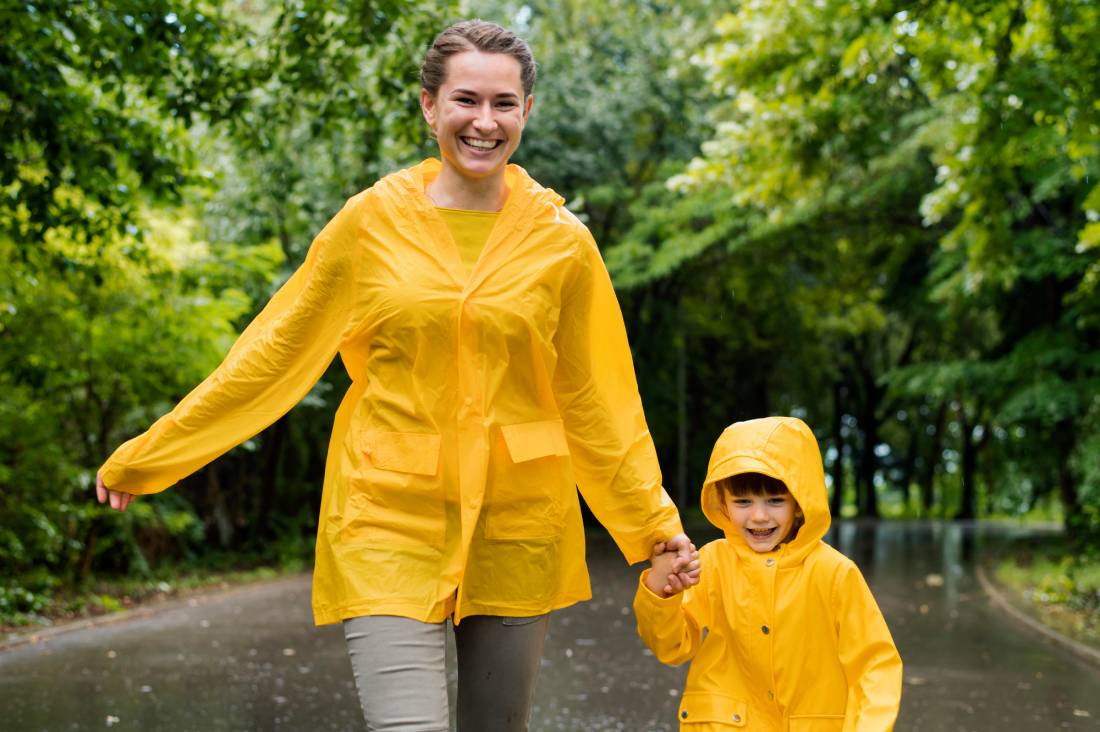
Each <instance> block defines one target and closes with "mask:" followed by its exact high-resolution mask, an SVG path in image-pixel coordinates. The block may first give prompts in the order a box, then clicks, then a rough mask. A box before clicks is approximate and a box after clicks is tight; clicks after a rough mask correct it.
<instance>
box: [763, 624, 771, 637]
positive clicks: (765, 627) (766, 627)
mask: <svg viewBox="0 0 1100 732" xmlns="http://www.w3.org/2000/svg"><path fill="white" fill-rule="evenodd" d="M760 631H761V632H762V633H763V634H764V635H767V634H768V633H770V632H772V630H771V628H769V627H768V626H766V625H765V626H763V627H761V628H760Z"/></svg>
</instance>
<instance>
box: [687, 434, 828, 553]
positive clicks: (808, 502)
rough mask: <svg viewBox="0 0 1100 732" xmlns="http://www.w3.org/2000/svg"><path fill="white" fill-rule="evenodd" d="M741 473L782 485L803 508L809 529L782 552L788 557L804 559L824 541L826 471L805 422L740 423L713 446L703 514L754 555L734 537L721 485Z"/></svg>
mask: <svg viewBox="0 0 1100 732" xmlns="http://www.w3.org/2000/svg"><path fill="white" fill-rule="evenodd" d="M741 473H763V474H764V475H770V476H771V477H773V478H775V479H777V480H781V481H783V483H784V484H785V485H786V486H787V490H789V491H790V492H791V495H792V496H794V499H795V500H796V501H797V502H798V505H799V507H800V508H801V509H802V513H803V515H804V516H805V524H803V526H802V528H801V529H799V531H798V535H797V536H796V537H795V539H794V541H792V542H790V544H789V545H788V547H787V548H785V549H784V550H783V552H784V555H785V556H800V555H802V554H804V553H805V552H806V551H808V550H809V549H810V548H811V547H813V546H814V545H815V544H817V542H818V541H820V540H821V538H822V537H824V536H825V532H826V531H828V530H829V522H830V518H829V494H828V491H827V489H826V488H825V470H824V467H823V466H822V463H821V451H820V450H819V449H818V446H817V439H816V438H815V437H814V433H813V432H812V431H811V430H810V428H809V427H807V426H806V423H805V422H803V421H802V420H800V419H798V418H797V417H765V418H764V419H752V420H748V421H746V422H736V423H734V424H731V425H730V426H729V427H727V428H726V429H725V430H723V432H722V435H721V437H719V438H718V442H717V443H715V445H714V451H713V452H712V453H711V455H710V465H709V466H708V467H707V479H706V482H704V483H703V495H702V504H703V513H704V514H705V515H706V517H707V519H709V520H710V522H711V523H712V524H714V525H715V526H717V527H718V528H720V529H722V531H724V532H726V538H727V539H729V540H730V541H731V542H733V543H734V544H735V545H737V546H739V547H742V546H743V547H744V549H745V550H747V551H751V550H750V549H749V548H748V547H747V546H745V545H744V540H742V539H741V538H740V536H735V532H734V528H733V524H732V523H731V522H730V519H729V517H728V516H727V515H726V512H725V508H724V505H723V501H722V496H721V492H720V491H719V489H718V486H717V485H716V483H717V482H718V481H720V480H722V479H724V478H729V477H730V476H733V475H739V474H741Z"/></svg>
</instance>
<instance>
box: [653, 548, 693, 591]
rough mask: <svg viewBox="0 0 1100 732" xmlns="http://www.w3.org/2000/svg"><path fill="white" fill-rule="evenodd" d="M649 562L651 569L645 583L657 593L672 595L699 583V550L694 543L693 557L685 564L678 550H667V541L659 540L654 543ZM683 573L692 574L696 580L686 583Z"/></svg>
mask: <svg viewBox="0 0 1100 732" xmlns="http://www.w3.org/2000/svg"><path fill="white" fill-rule="evenodd" d="M649 564H650V570H649V572H648V573H647V574H646V576H645V584H646V587H648V588H649V589H650V591H651V592H653V594H655V595H660V596H661V597H672V596H673V595H676V594H678V593H680V592H683V591H684V590H686V589H687V588H688V586H689V585H693V584H698V581H699V580H698V577H699V552H698V551H696V549H695V545H694V544H692V545H691V558H690V559H689V560H688V561H687V563H686V564H685V563H684V560H683V558H682V557H680V555H679V553H678V552H676V551H667V550H666V546H665V542H663V541H659V542H657V543H656V544H654V545H653V553H652V554H651V555H650V557H649ZM681 574H683V575H691V576H692V578H694V579H695V581H694V582H689V583H685V582H683V581H682V580H681Z"/></svg>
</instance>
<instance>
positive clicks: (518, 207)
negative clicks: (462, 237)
mask: <svg viewBox="0 0 1100 732" xmlns="http://www.w3.org/2000/svg"><path fill="white" fill-rule="evenodd" d="M442 169H443V164H442V163H441V162H440V161H439V160H438V159H436V158H428V159H426V160H424V161H423V162H421V163H419V164H418V165H414V166H413V167H411V168H406V169H405V170H401V171H398V172H397V173H393V174H392V175H390V176H387V178H386V179H385V180H386V181H387V182H388V183H389V184H390V185H389V186H386V187H385V189H388V191H389V192H390V193H391V194H393V196H394V197H395V198H396V199H397V200H395V201H394V202H395V203H397V204H398V205H399V206H402V207H404V208H406V209H407V211H408V212H409V213H411V214H413V218H414V219H415V220H416V221H417V222H418V223H419V224H420V225H421V226H422V228H423V230H422V233H423V234H424V235H426V236H427V237H428V238H429V239H430V240H434V241H437V242H444V243H446V245H448V246H449V247H450V248H452V249H453V250H454V251H453V252H452V254H453V256H450V257H448V258H447V260H448V261H447V265H448V271H449V273H450V274H451V277H452V278H453V279H454V280H455V282H456V283H457V284H459V285H460V286H463V288H464V289H465V290H467V291H472V290H473V289H475V288H476V287H477V286H478V285H480V284H481V283H482V282H483V281H484V279H485V277H486V276H487V275H488V273H489V272H491V271H492V269H494V265H493V263H494V262H496V263H499V262H500V261H501V258H503V257H506V256H507V254H508V253H509V252H510V251H511V250H512V249H513V248H514V247H515V246H516V245H517V244H518V243H519V242H521V241H522V240H523V238H524V237H525V236H526V235H527V233H528V232H529V231H530V230H531V229H532V227H533V226H534V225H535V223H536V222H537V221H542V220H545V221H549V222H552V223H564V221H565V219H564V217H563V215H562V212H561V207H562V205H563V204H564V203H565V199H564V198H562V197H561V196H559V195H558V194H557V193H555V192H554V191H553V190H551V189H549V188H544V187H543V186H541V185H539V183H538V182H536V181H535V179H534V178H532V177H531V176H530V175H528V174H527V171H526V170H524V169H523V168H521V167H520V166H518V165H515V164H514V163H510V164H509V165H508V166H507V167H506V168H505V170H504V183H505V185H506V186H508V198H507V199H506V200H505V202H504V207H503V208H502V209H501V211H500V217H499V218H498V219H497V223H496V225H495V226H494V227H493V231H492V233H491V234H490V235H489V239H488V241H486V242H485V248H484V251H483V253H482V256H481V257H480V258H479V259H478V263H477V265H476V266H475V267H474V269H473V270H472V271H471V272H470V273H469V274H467V273H466V270H465V267H464V266H463V264H462V261H461V257H460V256H459V254H458V249H457V246H456V245H455V244H454V241H453V239H452V237H451V235H450V232H449V230H448V229H447V225H446V224H445V223H444V221H443V219H442V217H441V216H440V215H439V212H438V211H436V207H435V204H434V203H432V200H431V199H430V198H428V194H427V187H428V184H429V183H431V181H432V180H434V179H435V177H436V176H438V175H439V172H440V171H441V170H442Z"/></svg>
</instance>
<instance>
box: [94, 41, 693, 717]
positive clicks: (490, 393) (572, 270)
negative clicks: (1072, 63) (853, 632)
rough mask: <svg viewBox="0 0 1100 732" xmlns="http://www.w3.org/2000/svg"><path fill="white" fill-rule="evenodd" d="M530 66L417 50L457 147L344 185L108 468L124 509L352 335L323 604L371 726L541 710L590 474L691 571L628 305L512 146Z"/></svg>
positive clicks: (643, 546) (502, 51)
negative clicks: (241, 320) (301, 257)
mask: <svg viewBox="0 0 1100 732" xmlns="http://www.w3.org/2000/svg"><path fill="white" fill-rule="evenodd" d="M534 80H535V64H534V60H533V58H532V57H531V52H530V50H529V49H528V47H527V45H526V44H525V43H524V42H523V41H522V40H520V39H519V38H517V37H516V36H514V35H513V34H512V33H510V32H508V31H506V30H504V29H503V28H501V27H500V26H497V25H495V24H492V23H485V22H481V21H470V22H464V23H459V24H457V25H455V26H452V27H451V28H448V29H447V30H445V31H444V32H443V33H441V34H440V35H439V37H438V38H436V40H435V42H434V44H433V45H432V47H431V49H430V50H429V52H428V54H427V57H426V59H425V61H424V65H423V67H422V69H421V81H422V84H423V89H422V91H421V95H420V97H421V99H420V101H421V107H422V110H423V113H424V118H425V120H426V121H427V123H428V125H429V126H430V127H431V130H432V132H433V134H434V137H435V138H436V140H437V141H438V144H439V149H440V153H441V157H442V161H437V160H427V161H424V162H423V163H421V164H419V165H417V166H415V167H413V168H409V169H407V170H403V171H400V172H398V173H394V174H392V175H389V176H387V177H385V178H384V179H382V180H381V181H379V182H378V183H377V184H375V185H374V186H372V187H371V188H370V189H368V190H366V191H363V192H362V193H360V194H358V195H356V196H354V197H353V198H351V199H350V200H349V201H348V202H347V204H346V205H345V206H344V208H343V209H342V210H341V211H340V212H339V213H338V214H337V215H336V217H335V218H333V220H332V221H330V222H329V224H328V225H327V226H326V227H325V228H324V229H323V230H322V231H321V233H320V234H319V235H318V236H317V238H316V239H315V240H314V242H313V245H312V246H311V248H310V251H309V254H308V256H307V257H306V261H305V263H304V264H303V265H302V267H301V268H300V269H299V270H298V271H297V272H296V273H295V274H294V276H293V277H292V278H291V279H290V280H289V281H288V282H287V283H286V284H285V285H284V286H283V287H282V288H281V289H280V290H279V291H278V292H277V293H276V294H275V296H274V297H273V298H272V300H271V302H270V303H269V304H268V305H267V306H266V307H265V308H264V310H263V311H262V312H261V313H260V314H259V316H257V318H256V319H255V321H253V322H252V323H251V324H250V325H249V326H248V328H247V329H245V331H244V333H243V334H242V335H241V337H240V339H239V340H238V341H237V343H236V344H235V345H234V346H233V348H232V350H230V352H229V354H228V356H227V357H226V359H225V361H224V362H223V363H222V364H221V365H220V366H219V367H218V369H217V370H216V371H215V372H214V373H213V374H212V375H211V376H210V377H209V378H208V379H207V380H206V381H204V382H203V383H202V384H201V385H199V387H198V388H196V389H195V391H193V392H192V393H191V394H189V395H188V396H187V397H186V398H185V399H184V400H183V401H182V402H181V403H180V404H179V405H178V406H177V407H176V408H175V409H174V410H173V411H172V412H171V413H170V414H168V415H166V416H164V417H162V418H161V419H160V420H158V421H157V423H156V424H154V425H153V427H152V428H151V429H150V430H149V431H148V432H146V433H145V434H143V435H141V436H139V437H137V438H135V439H133V440H131V441H129V442H127V443H126V444H124V445H123V446H122V447H120V448H119V449H118V450H117V451H116V452H115V454H114V455H113V456H112V457H111V458H110V460H108V461H107V463H106V464H105V465H104V466H103V468H102V470H101V473H100V475H99V480H97V491H98V495H99V500H100V501H101V502H103V501H105V500H107V501H110V503H111V506H112V507H114V508H119V509H123V510H124V509H125V508H126V505H127V504H128V503H129V502H130V501H131V500H132V499H133V495H134V494H141V493H152V492H156V491H160V490H163V489H164V488H166V487H167V486H169V485H171V484H172V483H174V482H175V481H177V480H179V479H180V478H182V477H183V476H185V475H187V474H188V473H190V472H192V471H194V470H196V469H197V468H199V467H200V466H202V465H204V464H205V463H207V462H209V461H210V460H213V459H214V458H215V457H217V456H218V455H219V454H221V453H223V452H224V451H226V450H228V449H229V448H230V447H232V446H233V445H236V444H238V443H240V442H242V441H243V440H246V439H248V438H249V437H251V436H252V435H253V434H255V433H257V432H258V431H260V430H261V429H263V428H264V427H266V426H267V425H269V424H270V423H272V422H273V421H275V420H276V419H278V418H279V417H280V416H281V415H282V414H283V413H285V412H286V411H287V410H288V409H290V408H291V407H292V406H293V405H294V404H295V403H296V402H297V401H298V400H299V399H300V398H301V397H302V396H303V395H305V394H306V393H307V392H308V391H309V389H310V387H311V386H312V385H313V383H314V382H315V381H316V380H317V379H318V378H319V377H320V375H321V374H322V373H323V372H324V370H325V368H326V367H327V365H328V364H329V362H330V361H331V359H332V357H333V356H334V355H335V354H336V353H337V352H338V353H340V355H341V357H342V359H343V362H344V365H345V366H346V367H347V369H348V372H349V374H350V376H351V378H352V385H351V387H350V389H349V390H348V393H347V394H346V395H345V397H344V400H343V402H342V403H341V405H340V408H339V410H338V411H337V414H336V419H335V424H334V427H333V432H332V438H331V441H330V443H329V453H328V461H327V464H326V472H325V486H324V493H323V496H322V499H321V520H320V526H319V528H318V534H317V553H316V567H315V572H314V592H313V608H314V615H315V619H316V621H317V623H318V624H322V623H334V622H343V623H344V627H345V635H346V637H347V641H348V647H349V652H350V654H351V658H352V665H353V667H354V670H355V674H356V682H357V685H358V688H359V693H360V698H361V701H362V703H363V709H364V714H365V716H366V718H367V723H368V727H369V728H370V729H372V730H373V729H377V730H446V729H447V692H446V675H445V667H444V657H443V653H444V651H443V649H444V633H445V630H444V628H445V623H444V621H445V620H447V619H448V618H450V619H453V622H454V627H455V636H456V643H457V647H458V654H459V657H458V664H459V698H458V718H459V727H460V729H463V730H523V729H526V726H527V718H528V714H529V708H530V702H531V696H532V691H533V688H534V682H535V677H536V674H537V671H538V667H539V660H540V654H541V649H542V643H543V638H544V637H545V633H546V627H547V617H548V615H547V614H548V613H549V612H550V611H551V610H554V609H557V608H561V607H565V606H568V605H571V604H573V603H575V602H577V601H580V600H585V599H588V598H589V597H591V591H590V588H589V579H588V573H587V568H586V567H585V563H584V535H583V529H582V524H581V513H580V506H579V502H578V500H577V491H576V490H575V488H574V486H579V487H580V490H581V492H582V493H583V495H584V498H585V501H586V502H587V503H588V505H589V506H590V507H591V509H592V511H593V513H594V514H595V515H596V517H597V518H598V519H599V520H600V521H601V522H602V523H603V524H604V526H606V527H607V528H608V529H609V531H610V532H611V534H612V536H613V537H614V538H615V541H616V542H617V543H618V545H619V547H620V549H621V550H622V551H623V553H624V554H625V556H626V558H627V560H628V561H630V562H632V563H633V562H637V561H641V560H643V559H646V558H648V557H649V556H650V552H651V549H653V547H654V546H658V545H660V544H661V543H662V542H666V540H667V543H668V546H669V547H670V548H671V549H673V550H676V551H678V552H679V553H680V555H681V560H680V562H679V564H678V565H677V568H678V570H679V571H680V572H681V574H680V577H679V580H680V581H681V582H682V583H685V584H693V583H695V582H697V581H698V574H697V563H692V561H691V560H692V557H691V551H692V550H693V547H691V545H690V542H689V541H688V539H687V537H686V536H684V534H683V533H682V529H681V527H680V522H679V518H678V516H677V514H676V509H675V507H674V506H673V505H672V503H671V501H670V500H669V498H668V496H667V495H666V493H665V491H664V490H663V489H662V487H661V482H660V473H659V470H658V466H657V459H656V453H655V451H654V448H653V443H652V440H651V438H650V436H649V431H648V429H647V427H646V423H645V417H644V414H643V412H642V406H641V402H640V400H639V397H638V391H637V385H636V381H635V377H634V372H633V366H632V364H631V359H630V351H629V348H628V346H627V342H626V334H625V330H624V328H623V323H622V317H621V315H620V312H619V309H618V304H617V302H616V300H615V294H614V291H613V289H612V287H611V282H610V280H609V278H608V276H607V271H606V269H605V268H604V266H603V263H602V261H601V259H600V255H599V251H598V250H597V248H596V245H595V242H594V241H593V240H592V238H591V236H590V235H589V233H588V231H587V229H585V227H584V226H583V225H582V224H581V223H580V222H579V221H578V220H577V219H576V218H575V217H574V216H573V215H572V214H570V213H569V212H568V211H566V210H565V209H564V208H563V207H562V203H563V201H562V198H561V197H560V196H558V195H557V194H555V193H554V192H553V191H550V190H548V189H545V188H543V187H541V186H539V185H538V184H537V183H536V182H535V181H533V180H532V179H531V178H530V177H528V176H527V174H526V173H525V172H524V171H523V170H522V169H521V168H519V167H517V166H514V165H509V164H508V160H509V158H510V157H511V155H512V153H513V152H514V151H515V150H516V148H517V146H518V145H519V142H520V137H521V134H522V132H523V127H524V124H525V123H526V122H527V118H528V116H529V115H530V112H531V105H532V101H533V97H532V96H531V91H532V87H533V84H534Z"/></svg>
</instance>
